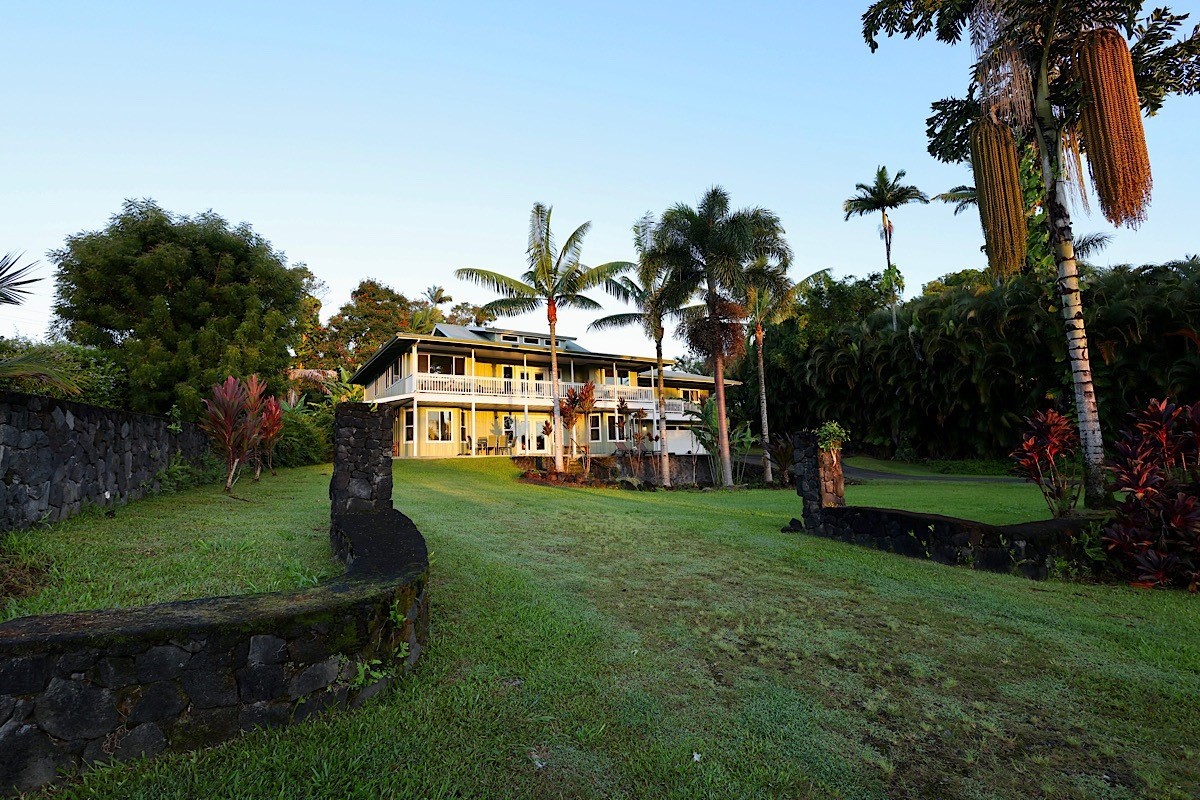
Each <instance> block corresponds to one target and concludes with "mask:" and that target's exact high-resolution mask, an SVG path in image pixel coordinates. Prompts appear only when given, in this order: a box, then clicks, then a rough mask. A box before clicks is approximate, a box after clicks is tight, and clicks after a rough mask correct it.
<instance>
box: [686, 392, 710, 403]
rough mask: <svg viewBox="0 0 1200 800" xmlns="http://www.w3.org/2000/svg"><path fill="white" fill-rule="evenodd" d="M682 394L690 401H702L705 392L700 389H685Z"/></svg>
mask: <svg viewBox="0 0 1200 800" xmlns="http://www.w3.org/2000/svg"><path fill="white" fill-rule="evenodd" d="M681 394H682V395H683V399H684V400H686V401H687V402H689V403H702V402H704V398H703V397H702V396H701V395H702V394H703V392H702V391H701V390H699V389H684V390H683V391H682V392H681Z"/></svg>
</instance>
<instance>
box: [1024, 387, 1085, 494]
mask: <svg viewBox="0 0 1200 800" xmlns="http://www.w3.org/2000/svg"><path fill="white" fill-rule="evenodd" d="M1078 447H1079V434H1078V433H1076V431H1075V426H1074V425H1073V424H1071V421H1070V420H1069V419H1067V418H1066V417H1064V416H1063V415H1062V414H1060V413H1058V412H1057V411H1055V410H1054V409H1049V410H1046V411H1039V412H1038V413H1036V414H1034V415H1033V416H1032V417H1028V418H1027V419H1026V420H1025V432H1024V433H1023V434H1022V436H1021V444H1020V445H1018V446H1017V449H1016V450H1013V451H1012V453H1011V455H1010V458H1012V460H1013V472H1014V473H1016V474H1017V475H1019V476H1021V477H1022V478H1024V479H1025V480H1027V481H1029V482H1031V483H1035V484H1037V487H1038V488H1039V489H1041V490H1042V497H1044V498H1046V505H1047V506H1049V507H1050V513H1051V514H1053V515H1054V516H1055V517H1061V516H1064V515H1066V514H1068V513H1070V512H1071V511H1073V510H1074V509H1075V506H1076V505H1077V504H1078V503H1079V496H1080V493H1081V491H1082V488H1083V484H1082V482H1081V481H1080V480H1079V475H1078V471H1077V469H1074V468H1073V465H1074V459H1073V456H1074V455H1075V451H1076V449H1077V448H1078Z"/></svg>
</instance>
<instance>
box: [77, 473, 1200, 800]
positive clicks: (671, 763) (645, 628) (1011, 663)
mask: <svg viewBox="0 0 1200 800" xmlns="http://www.w3.org/2000/svg"><path fill="white" fill-rule="evenodd" d="M296 474H297V479H298V480H300V479H301V478H303V479H304V480H306V481H307V482H308V483H307V484H306V487H307V488H304V489H302V488H301V487H300V485H299V484H297V486H296V492H297V493H298V494H300V493H304V494H306V495H307V496H311V498H312V499H313V505H314V506H316V505H318V503H317V502H316V500H317V498H321V497H323V496H324V493H325V491H326V483H325V481H324V479H323V477H322V476H321V475H320V472H319V471H316V470H313V471H309V472H299V473H296ZM515 478H516V470H515V469H513V467H512V466H511V464H508V463H507V462H504V461H500V460H487V461H470V462H467V461H448V462H432V463H414V462H398V463H397V464H396V504H397V506H398V507H399V508H401V509H403V510H405V511H406V512H407V513H408V514H409V515H410V516H412V517H413V518H414V520H416V522H417V524H418V526H419V527H420V528H421V530H422V531H423V532H424V533H425V535H426V537H427V539H428V540H429V543H430V546H431V553H432V581H433V582H432V585H431V592H432V595H431V596H432V600H433V609H432V620H433V623H432V624H433V631H432V641H431V646H430V648H429V650H428V651H427V653H426V654H425V655H424V656H423V657H422V660H421V662H420V664H419V666H418V669H417V671H416V672H415V673H414V674H413V675H410V676H409V677H407V678H406V679H405V680H404V681H402V682H401V684H400V686H399V687H398V688H397V689H396V690H395V691H393V692H392V693H390V694H389V695H387V696H386V697H384V698H382V699H381V700H380V701H378V702H372V703H370V704H368V705H367V706H365V707H363V708H362V709H359V710H358V711H355V712H345V713H338V714H335V715H332V716H329V717H326V718H323V719H319V720H316V721H313V722H310V723H305V724H303V725H299V726H296V727H294V728H289V729H286V730H280V731H274V732H268V733H263V732H260V733H254V734H251V735H246V736H243V737H242V738H240V739H238V740H237V741H234V742H231V743H229V744H227V745H224V746H221V747H217V748H213V749H210V750H205V751H202V752H198V753H190V754H179V755H172V756H168V757H165V758H161V759H157V760H154V761H151V762H146V763H141V764H136V765H132V766H121V767H114V768H105V769H103V770H101V771H99V772H94V773H91V774H89V775H88V776H87V777H85V778H84V780H83V782H82V783H81V784H77V785H74V786H72V787H68V789H67V790H66V791H65V792H64V794H65V795H66V796H69V797H113V798H118V797H119V798H171V797H178V798H184V797H208V798H224V797H230V798H232V797H289V798H291V797H331V798H332V797H364V798H366V797H420V798H450V797H462V798H485V797H505V798H558V797H606V798H649V797H673V798H707V797H714V798H716V797H719V798H726V797H730V798H776V797H805V798H807V797H812V798H827V797H847V798H885V797H886V798H909V797H939V798H940V797H966V798H1029V797H1045V798H1064V797H1075V798H1132V797H1180V798H1182V797H1194V796H1195V787H1196V786H1198V785H1200V752H1198V751H1200V737H1198V736H1197V722H1196V720H1197V718H1198V714H1200V644H1198V642H1200V612H1198V609H1200V606H1198V605H1197V602H1196V599H1195V598H1191V597H1188V596H1186V595H1184V594H1181V593H1168V592H1148V591H1134V590H1132V589H1127V588H1124V587H1113V586H1088V585H1075V584H1066V583H1054V582H1048V583H1034V582H1031V581H1027V580H1024V579H1021V578H1016V577H1012V576H1007V575H993V574H988V573H976V572H973V571H971V570H967V569H961V568H953V567H945V566H940V565H937V564H933V563H929V562H924V561H917V560H912V559H906V558H902V557H898V556H892V555H888V554H885V553H880V552H876V551H873V550H867V549H861V548H855V547H852V546H848V545H843V544H839V543H835V542H829V541H825V540H821V539H816V538H810V537H806V536H803V535H796V534H782V533H780V532H779V528H780V526H781V525H783V524H784V523H786V521H787V520H788V519H789V518H790V517H792V516H796V515H797V514H798V507H799V502H798V500H797V498H796V497H795V495H794V494H792V493H790V492H782V491H776V492H772V491H743V492H730V493H726V492H679V493H657V494H646V493H633V492H617V491H592V490H583V489H570V488H558V487H546V486H529V485H524V484H520V483H518V482H516V480H515ZM973 498H974V499H973ZM205 500H206V501H207V502H209V503H218V502H219V501H220V498H219V497H217V496H215V495H208V496H207V497H206V498H205ZM851 501H852V502H857V503H869V504H873V505H879V504H883V503H885V502H887V503H893V504H897V505H902V506H904V505H907V506H908V507H914V508H922V509H928V510H939V511H942V512H944V513H952V514H961V513H963V512H966V511H968V510H970V509H971V508H973V507H983V508H985V509H986V511H985V513H982V514H980V516H988V517H990V518H991V520H992V521H1006V520H1011V519H1018V518H1030V517H1036V516H1039V513H1038V503H1039V502H1040V498H1038V496H1037V494H1036V490H1035V489H1033V488H1032V487H1028V486H1020V485H1018V486H999V485H991V484H988V485H971V486H961V485H955V484H941V483H939V484H928V485H921V486H919V487H914V486H912V485H911V484H909V485H903V486H901V485H889V484H884V483H880V484H875V485H870V486H859V487H852V488H851ZM909 501H911V502H909ZM323 521H324V517H323V515H322V513H320V512H318V510H316V509H315V508H314V510H313V512H312V518H311V520H309V521H308V524H309V525H310V526H317V525H320V524H322V523H323ZM693 754H699V760H696V757H695V756H694V755H693Z"/></svg>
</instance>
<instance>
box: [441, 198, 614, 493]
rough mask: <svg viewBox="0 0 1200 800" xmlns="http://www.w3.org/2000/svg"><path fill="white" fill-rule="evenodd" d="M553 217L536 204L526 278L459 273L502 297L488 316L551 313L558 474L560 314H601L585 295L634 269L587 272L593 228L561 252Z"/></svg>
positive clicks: (587, 226) (579, 231)
mask: <svg viewBox="0 0 1200 800" xmlns="http://www.w3.org/2000/svg"><path fill="white" fill-rule="evenodd" d="M550 215H551V209H550V207H549V206H545V205H543V204H541V203H534V204H533V210H532V211H531V212H530V214H529V244H528V246H527V247H526V249H525V257H526V260H527V262H528V264H529V269H527V270H526V271H525V272H524V273H523V274H522V275H521V277H520V278H511V277H509V276H507V275H502V274H500V273H499V272H494V271H492V270H489V269H479V268H477V267H466V268H463V269H460V270H456V271H455V273H454V275H455V277H457V278H458V279H459V280H466V281H471V282H473V283H477V284H480V285H482V286H486V287H488V288H489V289H491V290H492V291H494V292H496V293H497V294H499V295H500V298H499V299H498V300H493V301H492V302H490V303H488V304H487V305H485V306H484V307H483V309H484V311H485V312H486V313H489V314H495V315H497V316H501V317H516V316H520V315H521V314H528V313H530V312H533V311H536V310H538V309H539V308H543V307H544V308H545V309H546V321H547V322H548V323H549V325H550V386H551V397H552V401H553V403H554V412H553V413H554V430H553V431H552V435H551V437H550V441H551V447H553V448H554V469H555V470H556V471H558V472H562V471H563V453H562V448H561V447H560V446H559V438H558V437H559V436H560V435H561V433H562V409H561V408H560V404H559V396H560V392H559V384H558V310H559V309H560V308H578V309H583V310H587V311H595V310H598V309H599V308H600V304H599V303H597V302H596V301H595V300H593V299H591V298H590V297H588V296H587V295H586V294H584V292H587V291H590V290H592V289H596V288H599V287H601V286H604V285H605V284H606V283H607V282H608V281H609V280H611V279H613V278H615V277H616V276H617V275H618V274H620V273H621V272H623V271H625V270H627V269H630V268H631V267H632V266H633V265H632V264H630V263H629V262H626V261H614V262H611V263H608V264H601V265H600V266H598V267H587V266H584V264H583V263H582V262H581V261H580V258H581V256H582V252H583V240H584V237H586V236H587V234H588V231H589V230H591V228H592V223H590V222H585V223H583V224H582V225H580V226H579V227H578V228H576V229H575V230H574V232H572V233H571V235H570V236H568V237H567V240H566V241H565V242H564V243H563V246H562V249H561V250H560V249H559V248H558V247H557V245H556V244H555V241H554V234H553V232H552V231H551V228H550Z"/></svg>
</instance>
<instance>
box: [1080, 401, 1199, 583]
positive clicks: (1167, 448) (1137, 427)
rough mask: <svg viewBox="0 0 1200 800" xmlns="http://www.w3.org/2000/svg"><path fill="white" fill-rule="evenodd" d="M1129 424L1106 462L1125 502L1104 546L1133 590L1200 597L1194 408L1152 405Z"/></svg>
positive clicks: (1196, 411)
mask: <svg viewBox="0 0 1200 800" xmlns="http://www.w3.org/2000/svg"><path fill="white" fill-rule="evenodd" d="M1129 419H1130V426H1129V427H1128V428H1127V429H1126V430H1124V431H1122V433H1121V439H1120V441H1119V442H1118V443H1117V445H1116V447H1115V448H1114V453H1115V455H1114V457H1113V459H1112V460H1111V462H1110V464H1109V471H1110V472H1111V473H1112V476H1113V486H1112V488H1113V490H1114V491H1117V492H1122V493H1124V495H1125V500H1124V502H1122V503H1121V505H1120V506H1118V508H1117V515H1116V518H1115V520H1114V521H1113V523H1112V524H1111V525H1109V526H1108V528H1107V529H1106V530H1105V532H1104V537H1103V538H1104V546H1105V548H1106V549H1107V550H1108V552H1109V553H1110V554H1111V555H1112V557H1113V558H1115V559H1116V560H1117V561H1118V562H1119V563H1120V564H1121V565H1122V566H1123V567H1124V568H1125V569H1126V571H1127V572H1128V573H1129V575H1130V577H1132V578H1133V581H1134V584H1135V585H1137V586H1145V587H1163V586H1173V585H1181V586H1186V587H1188V589H1189V590H1190V591H1192V592H1196V591H1200V471H1198V469H1197V460H1198V458H1197V436H1196V431H1197V429H1198V428H1200V403H1197V404H1194V405H1192V406H1178V405H1176V404H1174V403H1172V402H1170V401H1169V400H1153V401H1151V402H1150V403H1149V404H1148V405H1147V406H1146V407H1145V408H1143V409H1140V410H1138V411H1135V412H1133V413H1131V414H1130V415H1129Z"/></svg>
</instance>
